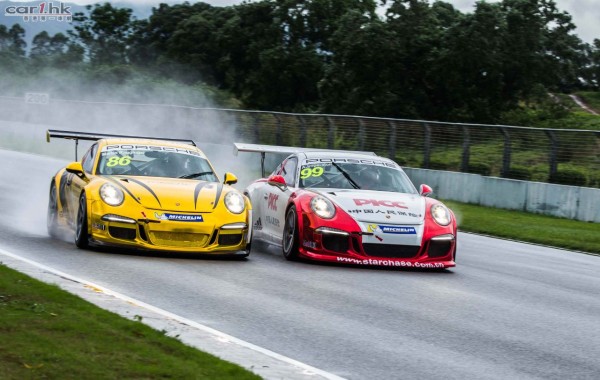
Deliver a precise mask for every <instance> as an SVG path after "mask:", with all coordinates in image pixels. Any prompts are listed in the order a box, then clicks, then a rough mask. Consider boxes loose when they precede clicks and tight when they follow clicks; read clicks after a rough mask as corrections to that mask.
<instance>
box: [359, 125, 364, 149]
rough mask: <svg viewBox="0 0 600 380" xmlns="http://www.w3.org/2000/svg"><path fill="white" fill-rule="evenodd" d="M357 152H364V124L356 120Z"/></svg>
mask: <svg viewBox="0 0 600 380" xmlns="http://www.w3.org/2000/svg"><path fill="white" fill-rule="evenodd" d="M358 150H365V123H364V121H363V119H358Z"/></svg>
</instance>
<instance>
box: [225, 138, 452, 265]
mask: <svg viewBox="0 0 600 380" xmlns="http://www.w3.org/2000/svg"><path fill="white" fill-rule="evenodd" d="M235 148H236V153H237V152H259V153H261V154H262V157H263V177H264V157H265V153H285V154H288V153H291V155H290V156H288V157H287V158H286V159H284V160H283V162H282V163H281V164H279V165H278V166H277V168H276V169H275V171H274V172H273V173H272V174H271V175H269V176H268V177H267V178H262V179H259V180H256V181H254V182H253V183H252V184H250V185H249V186H248V187H247V188H246V189H245V191H244V192H245V194H246V195H247V196H248V197H249V198H250V200H251V203H252V205H253V210H254V212H253V214H252V227H253V228H252V239H253V240H254V239H258V240H261V241H264V242H267V243H270V244H275V245H279V246H281V247H282V250H283V255H284V256H285V258H286V259H288V260H296V259H311V260H317V261H327V262H336V263H344V264H356V265H369V266H388V267H410V268H438V269H442V268H449V267H453V266H455V257H456V232H457V227H456V218H455V217H454V214H453V213H452V211H451V210H449V209H448V208H447V207H446V206H445V205H444V204H443V203H441V202H440V201H438V200H435V199H432V198H428V195H430V194H431V192H432V190H431V188H430V187H429V186H427V185H421V186H420V190H419V191H417V190H416V188H415V187H414V185H413V184H412V182H411V181H410V179H409V178H408V176H407V175H406V173H405V172H404V171H403V170H402V168H400V166H398V164H396V163H395V162H394V161H392V160H389V159H387V158H384V157H379V156H377V155H375V153H367V152H347V151H332V150H315V149H306V148H293V147H282V146H270V145H256V144H241V143H235Z"/></svg>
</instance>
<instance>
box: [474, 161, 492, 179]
mask: <svg viewBox="0 0 600 380" xmlns="http://www.w3.org/2000/svg"><path fill="white" fill-rule="evenodd" d="M469 173H474V174H481V175H484V176H489V175H490V174H492V170H491V168H490V165H488V164H485V163H482V162H471V163H469Z"/></svg>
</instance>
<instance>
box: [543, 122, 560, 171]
mask: <svg viewBox="0 0 600 380" xmlns="http://www.w3.org/2000/svg"><path fill="white" fill-rule="evenodd" d="M545 132H546V136H548V138H549V139H550V159H549V162H548V164H549V166H550V168H549V169H550V170H549V172H548V180H550V179H552V178H553V177H554V176H555V175H556V171H557V170H558V158H557V157H558V138H557V137H556V134H554V132H553V131H545Z"/></svg>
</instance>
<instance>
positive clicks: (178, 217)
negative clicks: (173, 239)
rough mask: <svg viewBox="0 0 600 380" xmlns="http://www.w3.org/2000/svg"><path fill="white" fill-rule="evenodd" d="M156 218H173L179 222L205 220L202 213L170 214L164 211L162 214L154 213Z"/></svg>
mask: <svg viewBox="0 0 600 380" xmlns="http://www.w3.org/2000/svg"><path fill="white" fill-rule="evenodd" d="M154 216H155V217H156V219H159V220H173V221H177V222H204V219H203V218H202V215H186V214H168V213H163V214H160V213H158V212H155V213H154Z"/></svg>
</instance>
